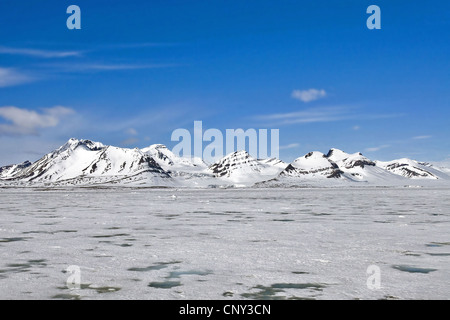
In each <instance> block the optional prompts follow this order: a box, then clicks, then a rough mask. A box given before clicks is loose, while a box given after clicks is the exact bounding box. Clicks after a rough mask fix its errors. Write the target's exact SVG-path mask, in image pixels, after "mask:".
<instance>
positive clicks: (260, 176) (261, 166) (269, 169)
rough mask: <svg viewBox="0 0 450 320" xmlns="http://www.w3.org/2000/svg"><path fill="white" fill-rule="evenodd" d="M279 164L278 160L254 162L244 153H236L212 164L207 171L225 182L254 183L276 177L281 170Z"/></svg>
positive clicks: (253, 159)
mask: <svg viewBox="0 0 450 320" xmlns="http://www.w3.org/2000/svg"><path fill="white" fill-rule="evenodd" d="M280 163H282V162H281V161H279V160H278V159H268V160H256V159H255V158H253V157H252V156H251V155H250V154H249V153H248V152H246V151H236V152H233V153H230V154H228V155H227V156H225V157H224V158H222V159H221V160H219V161H217V162H216V163H214V164H212V165H211V166H210V167H209V170H210V171H211V172H212V173H213V174H214V176H215V177H218V178H222V179H224V180H226V181H230V182H235V183H250V182H253V183H255V182H259V181H263V180H268V179H272V178H274V177H276V176H277V175H278V174H279V173H280V172H281V171H282V170H283V166H282V165H281V166H280Z"/></svg>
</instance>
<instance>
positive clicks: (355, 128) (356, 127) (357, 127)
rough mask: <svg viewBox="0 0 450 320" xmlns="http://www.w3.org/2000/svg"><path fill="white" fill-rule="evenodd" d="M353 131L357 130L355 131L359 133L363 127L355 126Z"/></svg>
mask: <svg viewBox="0 0 450 320" xmlns="http://www.w3.org/2000/svg"><path fill="white" fill-rule="evenodd" d="M352 129H353V130H355V131H358V130H359V129H361V127H360V126H353V127H352Z"/></svg>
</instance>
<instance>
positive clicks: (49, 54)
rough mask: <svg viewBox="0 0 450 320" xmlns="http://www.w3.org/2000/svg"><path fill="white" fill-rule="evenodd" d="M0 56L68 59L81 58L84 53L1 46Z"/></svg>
mask: <svg viewBox="0 0 450 320" xmlns="http://www.w3.org/2000/svg"><path fill="white" fill-rule="evenodd" d="M0 54H12V55H22V56H31V57H38V58H66V57H77V56H80V55H81V54H82V53H81V52H80V51H53V50H38V49H29V48H10V47H1V46H0Z"/></svg>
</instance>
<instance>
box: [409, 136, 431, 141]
mask: <svg viewBox="0 0 450 320" xmlns="http://www.w3.org/2000/svg"><path fill="white" fill-rule="evenodd" d="M432 137H433V136H417V137H413V139H414V140H423V139H430V138H432Z"/></svg>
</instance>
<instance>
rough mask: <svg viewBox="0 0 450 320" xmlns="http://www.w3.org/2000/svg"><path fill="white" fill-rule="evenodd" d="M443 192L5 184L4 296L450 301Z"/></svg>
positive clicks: (0, 273) (0, 253) (0, 248)
mask: <svg viewBox="0 0 450 320" xmlns="http://www.w3.org/2000/svg"><path fill="white" fill-rule="evenodd" d="M130 159H133V157H131V158H130ZM137 163H138V162H137ZM99 167H100V164H99ZM117 170H120V168H118V169H117ZM449 194H450V193H449V189H448V188H437V187H436V188H404V187H389V188H376V187H371V188H364V187H358V188H351V187H339V188H283V189H280V188H270V189H269V188H258V189H248V188H241V189H232V188H231V189H220V190H219V189H187V188H181V189H175V188H174V189H150V188H81V187H79V188H59V189H54V188H53V189H44V188H41V189H39V188H34V189H29V188H26V189H14V188H4V189H1V192H0V198H1V201H0V214H1V225H0V299H448V298H449V296H450V233H449V230H450V212H449V210H450V209H449V208H450V197H449ZM72 265H75V266H78V267H79V268H80V270H81V286H80V288H79V289H69V288H68V287H67V285H66V280H67V278H68V277H69V274H68V273H67V272H66V270H67V268H68V267H69V266H72ZM371 265H376V266H378V267H379V268H380V271H381V274H380V280H381V287H380V288H379V289H375V290H371V289H369V288H368V287H367V279H368V277H369V276H370V275H369V274H367V268H368V267H369V266H371Z"/></svg>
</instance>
